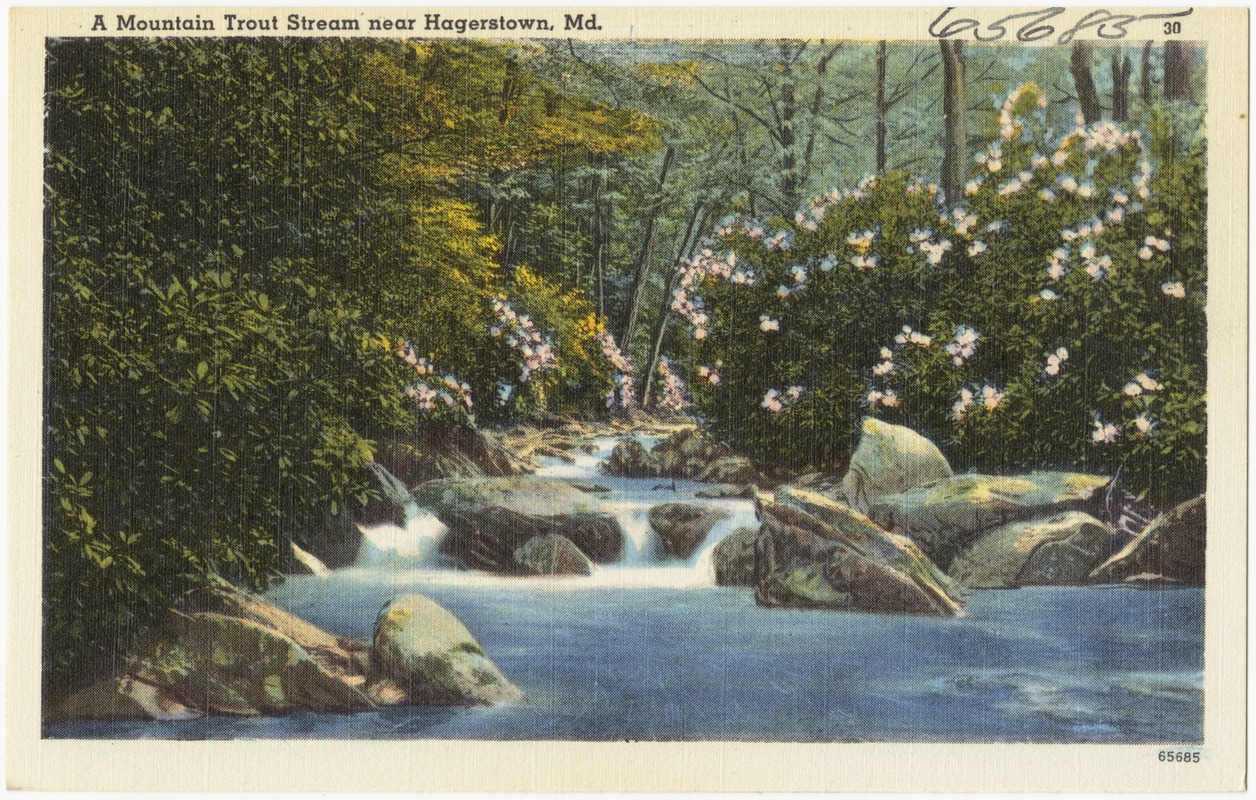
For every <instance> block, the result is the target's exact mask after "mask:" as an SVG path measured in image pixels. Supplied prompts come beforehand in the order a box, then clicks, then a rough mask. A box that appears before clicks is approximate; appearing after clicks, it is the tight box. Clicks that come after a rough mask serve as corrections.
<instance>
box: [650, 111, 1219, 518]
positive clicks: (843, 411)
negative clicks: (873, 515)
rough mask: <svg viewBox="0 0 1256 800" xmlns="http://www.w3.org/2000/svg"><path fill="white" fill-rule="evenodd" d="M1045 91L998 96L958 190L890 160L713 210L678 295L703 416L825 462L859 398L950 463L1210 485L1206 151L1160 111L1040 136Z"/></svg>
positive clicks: (758, 444)
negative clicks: (780, 207) (738, 209)
mask: <svg viewBox="0 0 1256 800" xmlns="http://www.w3.org/2000/svg"><path fill="white" fill-rule="evenodd" d="M1041 97H1042V96H1041V93H1040V92H1039V91H1038V90H1037V89H1036V88H1035V87H1033V86H1026V87H1022V88H1021V89H1019V90H1017V91H1016V92H1014V93H1013V94H1012V95H1011V96H1010V97H1009V99H1008V101H1007V103H1005V104H1004V106H1003V108H1002V109H1000V111H999V114H998V116H997V118H995V119H993V120H992V124H991V126H990V127H991V130H992V131H993V132H994V133H995V135H996V137H997V138H995V140H994V141H993V142H992V143H991V144H990V145H989V146H988V147H987V148H986V149H985V150H984V151H983V152H982V153H980V154H979V155H978V156H977V159H976V163H975V164H974V169H973V179H972V181H970V182H969V184H968V186H967V191H966V197H965V198H964V199H963V203H962V204H956V205H955V206H954V207H952V208H949V209H948V208H945V207H944V206H943V205H942V204H941V203H940V202H939V200H938V194H937V189H936V187H934V186H930V185H925V184H924V183H923V182H921V181H919V180H914V181H913V180H911V179H909V178H908V177H907V176H905V175H902V174H888V175H883V176H879V177H875V178H869V179H867V180H866V181H865V182H864V184H863V185H861V186H860V188H858V189H856V190H854V191H846V192H839V191H835V192H833V193H831V194H830V195H828V196H827V197H823V198H819V199H817V200H816V201H815V202H813V204H812V205H811V207H810V208H809V209H808V210H807V211H805V212H802V213H799V214H798V215H797V216H796V217H795V219H794V220H793V222H792V223H790V224H786V223H785V222H784V221H778V222H777V224H776V225H768V226H765V225H763V224H761V223H759V222H757V221H755V220H734V219H726V220H724V221H723V222H722V223H721V224H720V225H719V227H718V228H717V230H716V231H715V235H714V237H713V239H712V242H711V244H710V247H709V248H708V249H707V250H706V251H704V253H703V254H702V255H701V256H700V257H699V258H697V259H696V260H695V262H694V264H693V265H692V266H691V267H690V268H689V269H688V270H687V272H686V274H685V276H684V278H683V280H682V286H681V288H680V289H679V290H678V291H677V293H676V296H675V298H674V304H673V308H674V309H675V310H676V311H677V312H678V313H679V314H680V315H681V316H682V317H684V318H685V319H686V320H687V321H688V323H689V325H690V334H691V335H690V337H689V338H690V341H689V342H688V343H687V344H686V346H685V350H686V361H687V363H688V369H689V374H690V375H696V376H698V380H695V381H694V382H693V383H694V385H695V387H696V388H695V391H694V394H695V398H696V401H697V404H698V407H699V409H700V410H701V413H702V414H703V416H704V418H705V420H706V423H707V425H708V426H709V427H710V428H711V429H712V431H713V432H714V433H715V434H716V435H718V436H721V437H722V438H725V439H726V440H728V441H729V442H730V443H732V444H734V445H735V446H737V447H739V448H740V449H742V450H744V451H746V452H748V453H749V454H751V455H752V456H755V457H758V458H764V459H768V460H775V461H780V462H784V463H790V464H795V465H803V464H807V465H820V466H827V467H830V468H838V467H840V466H841V462H842V461H843V460H844V459H845V458H846V457H847V455H848V453H849V451H850V446H851V444H852V437H853V435H854V432H855V430H856V428H857V425H856V422H857V420H858V419H859V417H860V416H862V415H864V414H872V415H875V416H878V417H882V418H885V419H888V420H891V421H895V422H900V423H903V424H907V425H910V426H912V427H914V428H917V429H919V430H921V431H923V432H924V433H926V434H927V435H929V436H931V437H933V438H934V439H935V440H937V441H938V442H939V444H941V445H942V446H943V447H944V448H945V449H946V450H947V451H948V454H949V455H950V457H951V458H952V459H953V461H954V462H955V464H956V465H957V466H958V467H959V468H961V469H966V468H970V467H972V468H980V469H985V470H997V471H1010V470H1016V469H1025V468H1043V467H1054V468H1077V469H1085V470H1091V471H1097V472H1104V473H1111V472H1116V471H1117V470H1122V471H1123V475H1124V476H1125V479H1126V481H1127V482H1128V484H1130V485H1131V486H1133V487H1134V488H1135V489H1137V490H1140V491H1148V492H1150V494H1151V496H1152V497H1153V498H1154V499H1157V500H1161V501H1168V500H1173V499H1179V498H1181V497H1183V496H1186V495H1189V494H1191V493H1193V492H1198V491H1200V490H1201V489H1202V486H1203V479H1204V471H1203V463H1204V456H1203V452H1204V425H1205V419H1206V413H1205V397H1204V386H1205V361H1204V356H1205V317H1204V305H1205V304H1204V297H1205V274H1204V270H1205V261H1204V243H1205V235H1204V219H1205V209H1204V196H1203V187H1204V185H1205V184H1204V176H1203V162H1204V153H1203V150H1202V146H1201V145H1198V144H1197V145H1194V146H1192V147H1191V149H1190V150H1189V151H1185V152H1183V151H1181V150H1179V149H1178V148H1175V147H1174V146H1173V145H1172V142H1173V141H1175V140H1176V139H1178V138H1179V137H1175V136H1173V135H1171V133H1172V132H1171V131H1170V130H1169V126H1168V122H1167V120H1166V118H1164V117H1157V118H1156V119H1155V120H1154V123H1153V125H1152V126H1151V127H1152V131H1151V136H1150V137H1146V136H1143V135H1142V134H1140V133H1138V132H1132V133H1131V132H1126V131H1123V130H1121V129H1120V128H1118V127H1117V126H1115V125H1112V124H1111V123H1098V124H1096V125H1093V126H1090V127H1089V128H1086V127H1083V126H1080V125H1079V126H1078V127H1077V128H1076V129H1074V130H1073V131H1071V132H1069V133H1068V134H1067V135H1065V136H1064V137H1063V138H1061V139H1059V140H1052V139H1051V138H1050V136H1049V133H1048V131H1047V130H1046V129H1045V122H1044V119H1045V117H1044V115H1043V114H1042V112H1041V109H1042V107H1043V106H1044V105H1045V104H1044V103H1042V102H1041ZM1181 138H1183V139H1185V138H1188V137H1181ZM1148 139H1150V142H1148ZM1148 144H1150V145H1151V149H1150V151H1148V147H1147V146H1148ZM1153 164H1154V166H1153ZM713 374H714V375H716V376H717V377H716V381H712V380H711V377H710V376H711V375H713ZM704 375H705V379H704Z"/></svg>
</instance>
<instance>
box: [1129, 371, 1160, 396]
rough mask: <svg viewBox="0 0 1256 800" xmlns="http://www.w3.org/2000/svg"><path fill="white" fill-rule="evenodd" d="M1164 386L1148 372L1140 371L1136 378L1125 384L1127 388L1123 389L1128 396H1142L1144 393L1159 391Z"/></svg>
mask: <svg viewBox="0 0 1256 800" xmlns="http://www.w3.org/2000/svg"><path fill="white" fill-rule="evenodd" d="M1163 388H1164V384H1162V383H1160V382H1159V381H1157V380H1156V379H1155V378H1153V377H1151V376H1150V375H1148V374H1147V373H1146V372H1140V373H1138V375H1136V376H1135V377H1134V380H1132V381H1130V382H1129V383H1127V384H1125V388H1124V389H1122V390H1121V392H1122V393H1124V394H1125V396H1126V397H1142V396H1143V393H1144V392H1146V393H1148V394H1151V393H1154V392H1158V391H1160V390H1162V389H1163Z"/></svg>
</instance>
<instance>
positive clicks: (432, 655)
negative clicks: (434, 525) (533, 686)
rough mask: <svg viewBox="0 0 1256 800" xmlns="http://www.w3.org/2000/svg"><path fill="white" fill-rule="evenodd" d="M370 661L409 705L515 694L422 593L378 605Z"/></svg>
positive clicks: (489, 700)
mask: <svg viewBox="0 0 1256 800" xmlns="http://www.w3.org/2000/svg"><path fill="white" fill-rule="evenodd" d="M371 660H372V663H373V664H374V665H375V666H376V669H377V670H378V671H379V672H380V673H381V674H382V675H384V676H385V677H387V678H389V679H390V680H391V681H393V682H394V683H395V685H396V686H397V687H398V688H399V689H401V691H403V692H404V693H405V696H406V699H407V702H409V703H412V704H423V705H490V704H493V703H499V702H503V701H507V700H512V699H515V698H517V697H518V696H519V690H518V689H516V688H515V687H514V685H513V684H511V682H510V681H509V680H507V679H506V676H505V675H503V674H502V672H501V670H499V669H498V668H497V665H496V664H494V663H493V662H492V661H490V660H489V658H488V656H487V655H485V653H484V650H483V648H481V647H480V645H479V643H478V642H476V641H475V638H474V637H473V636H472V635H471V632H470V631H468V630H467V628H466V626H465V625H463V624H462V623H461V622H459V621H458V618H457V617H455V616H454V615H453V614H451V613H449V612H448V611H447V610H445V609H444V608H442V607H441V606H439V605H437V604H436V603H435V602H433V601H432V600H429V599H428V598H426V597H424V596H422V595H417V594H411V595H404V596H402V597H398V598H395V599H393V600H392V601H391V602H389V603H388V604H386V605H385V606H384V607H383V608H382V609H381V610H380V612H379V617H378V619H377V620H376V621H375V634H374V636H373V637H372V645H371Z"/></svg>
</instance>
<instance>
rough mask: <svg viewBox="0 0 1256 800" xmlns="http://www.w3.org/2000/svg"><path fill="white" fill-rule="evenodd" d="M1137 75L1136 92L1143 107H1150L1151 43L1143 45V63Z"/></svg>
mask: <svg viewBox="0 0 1256 800" xmlns="http://www.w3.org/2000/svg"><path fill="white" fill-rule="evenodd" d="M1140 69H1141V71H1140V72H1139V73H1138V92H1139V95H1140V96H1141V97H1142V100H1143V105H1151V42H1147V43H1146V44H1144V45H1143V62H1142V64H1141V65H1140Z"/></svg>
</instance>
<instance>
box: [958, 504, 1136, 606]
mask: <svg viewBox="0 0 1256 800" xmlns="http://www.w3.org/2000/svg"><path fill="white" fill-rule="evenodd" d="M1112 544H1113V531H1112V529H1111V528H1109V527H1108V526H1107V525H1105V524H1103V523H1102V522H1100V521H1099V520H1097V519H1095V518H1094V517H1092V516H1090V515H1089V514H1085V513H1083V512H1081V511H1066V512H1064V513H1062V514H1056V515H1054V516H1052V517H1047V518H1044V519H1033V520H1025V521H1022V522H1013V523H1010V524H1008V525H1001V526H999V527H998V528H994V529H993V530H990V531H986V532H985V533H983V534H981V535H979V536H978V537H977V539H976V540H974V541H973V542H972V543H971V544H969V545H968V546H966V547H965V548H963V549H962V550H961V551H960V552H959V554H958V555H956V556H955V558H954V560H952V561H951V567H950V570H949V572H948V574H950V576H951V577H952V578H953V579H955V580H957V581H959V582H960V583H962V584H964V585H965V586H969V587H971V588H978V589H993V588H1008V587H1014V586H1076V585H1080V584H1083V583H1086V582H1087V576H1089V575H1090V571H1091V570H1093V569H1094V568H1095V566H1096V565H1097V564H1099V563H1101V562H1102V561H1103V560H1104V559H1106V558H1107V557H1108V556H1109V555H1111V552H1112Z"/></svg>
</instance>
